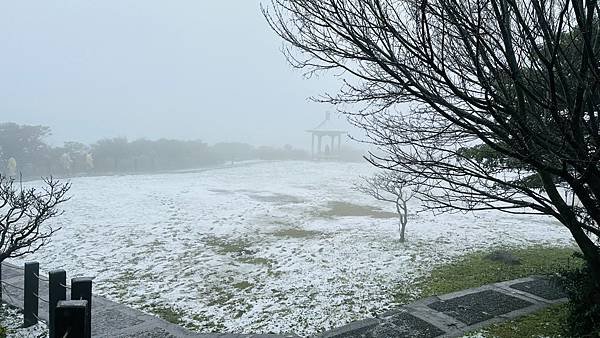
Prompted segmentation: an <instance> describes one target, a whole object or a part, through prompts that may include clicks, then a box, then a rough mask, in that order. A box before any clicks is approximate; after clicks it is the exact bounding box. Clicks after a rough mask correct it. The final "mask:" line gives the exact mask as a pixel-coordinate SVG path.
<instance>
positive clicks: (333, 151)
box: [329, 134, 335, 155]
mask: <svg viewBox="0 0 600 338" xmlns="http://www.w3.org/2000/svg"><path fill="white" fill-rule="evenodd" d="M329 137H330V138H331V147H329V154H330V155H333V154H334V153H335V148H333V140H334V139H335V134H331V135H330V136H329Z"/></svg>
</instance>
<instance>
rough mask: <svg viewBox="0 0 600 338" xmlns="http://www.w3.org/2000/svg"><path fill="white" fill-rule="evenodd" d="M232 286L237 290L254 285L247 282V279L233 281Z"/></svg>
mask: <svg viewBox="0 0 600 338" xmlns="http://www.w3.org/2000/svg"><path fill="white" fill-rule="evenodd" d="M233 287H234V288H236V289H238V290H246V289H251V288H253V287H254V284H252V283H250V282H247V281H241V282H239V283H235V284H233Z"/></svg>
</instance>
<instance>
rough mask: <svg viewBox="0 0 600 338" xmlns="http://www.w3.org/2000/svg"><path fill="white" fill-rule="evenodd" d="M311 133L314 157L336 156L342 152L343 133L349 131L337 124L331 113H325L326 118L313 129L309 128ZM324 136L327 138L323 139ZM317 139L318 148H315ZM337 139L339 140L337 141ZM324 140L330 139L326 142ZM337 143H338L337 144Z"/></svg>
mask: <svg viewBox="0 0 600 338" xmlns="http://www.w3.org/2000/svg"><path fill="white" fill-rule="evenodd" d="M307 132H309V133H311V136H312V144H311V155H312V158H313V159H314V158H334V157H337V156H338V155H339V154H340V151H341V143H342V135H345V134H347V131H345V130H343V129H341V128H340V127H339V126H336V123H335V121H333V120H332V119H331V113H329V112H327V113H325V120H324V121H323V122H321V123H320V124H319V125H318V126H316V127H315V128H313V129H309V130H307ZM323 137H325V138H326V139H325V140H323ZM315 139H317V142H316V143H317V148H316V149H315ZM336 139H337V142H336ZM323 141H325V142H327V141H330V142H329V143H328V144H324V143H323ZM336 143H337V144H336Z"/></svg>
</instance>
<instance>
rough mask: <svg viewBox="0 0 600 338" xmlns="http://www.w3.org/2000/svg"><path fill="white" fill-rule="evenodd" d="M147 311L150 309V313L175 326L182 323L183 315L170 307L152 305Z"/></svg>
mask: <svg viewBox="0 0 600 338" xmlns="http://www.w3.org/2000/svg"><path fill="white" fill-rule="evenodd" d="M147 309H148V311H150V312H152V313H153V314H155V315H157V316H158V317H160V318H162V319H164V320H166V321H167V322H169V323H173V324H177V325H179V324H181V323H182V321H181V317H182V316H183V315H182V314H181V313H179V312H178V311H176V310H174V309H173V308H171V307H169V306H164V305H150V306H148V307H147Z"/></svg>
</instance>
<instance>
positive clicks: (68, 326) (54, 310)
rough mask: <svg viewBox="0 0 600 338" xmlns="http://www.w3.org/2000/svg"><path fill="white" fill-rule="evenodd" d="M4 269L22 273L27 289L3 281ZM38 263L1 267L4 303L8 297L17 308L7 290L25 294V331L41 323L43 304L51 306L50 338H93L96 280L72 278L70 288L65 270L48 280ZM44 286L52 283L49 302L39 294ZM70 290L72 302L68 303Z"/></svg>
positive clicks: (0, 289)
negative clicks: (93, 301) (40, 305)
mask: <svg viewBox="0 0 600 338" xmlns="http://www.w3.org/2000/svg"><path fill="white" fill-rule="evenodd" d="M2 268H7V269H14V270H18V271H19V274H20V273H21V271H22V274H23V287H20V286H19V285H16V284H10V283H8V282H6V281H4V280H2ZM39 272H40V265H39V263H38V262H30V263H25V264H24V266H23V268H21V267H16V266H12V265H4V266H3V265H2V264H0V285H1V286H2V287H0V300H2V295H3V293H5V294H6V295H7V296H8V298H9V299H10V300H11V302H12V303H13V304H17V302H15V301H14V298H13V296H15V298H16V295H11V293H10V292H8V289H7V287H11V288H13V289H16V290H19V291H22V292H23V327H29V326H32V325H35V324H37V323H38V321H41V320H42V319H40V317H39V316H38V315H39V302H43V303H47V304H48V331H49V337H50V338H91V323H92V320H91V319H92V318H91V316H92V311H91V310H92V279H91V278H88V277H84V278H72V279H71V286H70V287H69V286H68V285H67V273H66V272H65V270H54V271H50V272H49V273H48V278H47V279H46V278H43V277H41V276H40V275H39ZM40 282H42V283H48V298H47V299H45V298H43V297H42V296H40V294H39V290H40ZM67 289H69V290H70V293H71V297H70V298H71V299H70V300H67Z"/></svg>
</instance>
